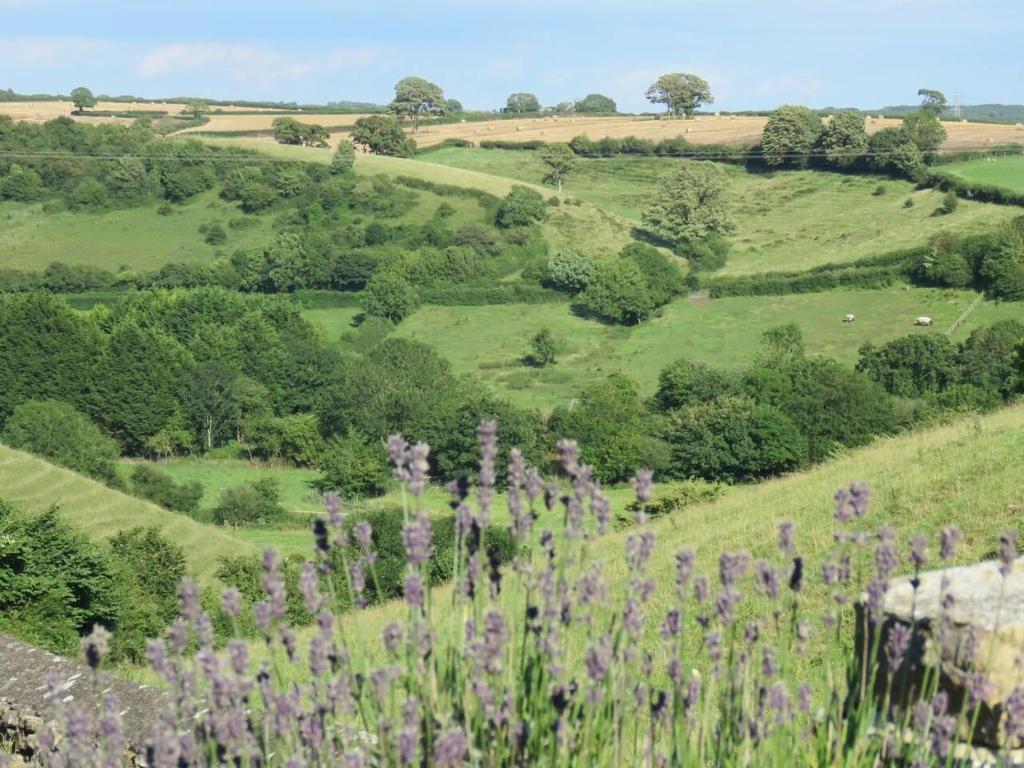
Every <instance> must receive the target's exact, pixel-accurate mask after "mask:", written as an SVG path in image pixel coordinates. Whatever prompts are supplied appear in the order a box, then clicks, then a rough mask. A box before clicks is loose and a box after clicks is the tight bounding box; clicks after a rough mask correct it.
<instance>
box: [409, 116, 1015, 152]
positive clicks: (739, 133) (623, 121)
mask: <svg viewBox="0 0 1024 768" xmlns="http://www.w3.org/2000/svg"><path fill="white" fill-rule="evenodd" d="M765 122H767V118H766V117H753V116H739V115H722V116H720V117H715V116H701V117H696V118H694V119H692V120H682V119H678V118H677V119H668V118H661V119H659V118H655V117H627V116H623V117H582V116H579V115H570V116H566V117H555V116H551V117H539V118H526V119H522V120H507V119H506V120H489V121H485V122H477V123H470V122H466V123H453V124H449V125H426V126H423V127H421V128H420V130H419V132H418V133H417V134H416V143H417V144H419V145H420V146H421V147H429V146H432V145H434V144H440V143H441V142H442V141H444V140H445V139H454V138H458V139H469V140H470V141H472V142H473V143H474V144H478V143H479V142H481V141H532V140H539V141H555V142H565V141H569V140H570V139H571V138H573V137H574V136H577V135H579V134H581V133H585V134H587V135H588V136H589V137H590V138H591V139H594V140H597V139H602V138H605V137H609V138H616V139H621V138H624V137H626V136H637V137H639V138H642V139H651V140H653V141H657V140H659V139H666V138H672V137H675V136H683V137H684V138H685V139H686V140H687V141H689V142H692V143H693V144H728V145H734V146H749V145H751V144H755V143H756V142H757V141H758V140H759V139H760V138H761V131H762V130H763V129H764V124H765ZM900 122H901V121H900V120H898V119H895V118H883V119H878V118H873V117H872V118H868V121H867V130H868V133H874V132H875V131H878V130H881V129H882V128H890V127H898V126H899V125H900ZM943 125H944V127H945V128H946V132H947V134H948V138H947V139H946V142H945V143H944V144H943V148H944V149H967V148H972V147H983V146H986V145H988V144H993V145H995V144H1010V143H1017V144H1024V127H1020V126H1016V125H1002V124H995V123H958V122H944V123H943Z"/></svg>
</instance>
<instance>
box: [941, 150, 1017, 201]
mask: <svg viewBox="0 0 1024 768" xmlns="http://www.w3.org/2000/svg"><path fill="white" fill-rule="evenodd" d="M939 170H941V171H942V172H943V173H947V172H948V173H951V174H953V175H956V176H959V177H960V178H962V179H964V180H966V181H969V182H971V183H972V184H988V185H991V186H993V187H1005V188H1006V189H1009V190H1012V191H1013V192H1022V193H1024V157H1021V156H1019V155H1017V156H1015V157H992V158H986V159H982V160H968V161H967V162H963V163H951V164H949V165H943V166H941V167H940V169H939Z"/></svg>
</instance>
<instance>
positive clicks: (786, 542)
mask: <svg viewBox="0 0 1024 768" xmlns="http://www.w3.org/2000/svg"><path fill="white" fill-rule="evenodd" d="M794 530H795V526H794V525H793V523H792V522H790V521H788V520H786V521H783V522H781V523H779V551H780V552H781V553H782V554H783V555H785V556H786V557H792V555H793V553H794V552H795V551H796V543H795V542H794V540H793V532H794Z"/></svg>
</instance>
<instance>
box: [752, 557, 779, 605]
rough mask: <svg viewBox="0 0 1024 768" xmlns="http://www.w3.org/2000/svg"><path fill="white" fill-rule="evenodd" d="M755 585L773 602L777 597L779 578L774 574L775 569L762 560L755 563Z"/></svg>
mask: <svg viewBox="0 0 1024 768" xmlns="http://www.w3.org/2000/svg"><path fill="white" fill-rule="evenodd" d="M756 572H757V583H758V586H759V587H760V588H761V591H763V592H764V593H765V594H766V595H767V596H768V597H770V598H771V599H772V600H775V599H777V598H778V596H779V578H778V575H777V574H776V573H775V569H774V568H772V567H771V566H770V565H769V564H768V563H767V562H765V561H764V560H758V561H757V567H756Z"/></svg>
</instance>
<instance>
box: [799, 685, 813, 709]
mask: <svg viewBox="0 0 1024 768" xmlns="http://www.w3.org/2000/svg"><path fill="white" fill-rule="evenodd" d="M796 698H797V706H798V707H799V708H800V711H801V712H803V713H804V714H805V715H806V714H807V713H808V712H810V711H811V686H810V685H808V684H807V683H800V685H799V687H798V688H797V689H796Z"/></svg>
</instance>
